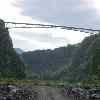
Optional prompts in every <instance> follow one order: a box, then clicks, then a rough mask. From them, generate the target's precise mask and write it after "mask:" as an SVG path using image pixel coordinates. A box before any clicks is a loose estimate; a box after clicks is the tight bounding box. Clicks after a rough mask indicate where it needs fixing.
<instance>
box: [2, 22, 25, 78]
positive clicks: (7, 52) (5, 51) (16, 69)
mask: <svg viewBox="0 0 100 100" xmlns="http://www.w3.org/2000/svg"><path fill="white" fill-rule="evenodd" d="M24 77H25V74H24V64H23V63H22V62H21V61H20V59H19V57H18V56H17V54H16V53H15V51H14V49H13V45H12V40H11V38H10V36H9V32H8V29H6V28H5V24H4V22H3V20H0V78H18V79H21V78H24Z"/></svg>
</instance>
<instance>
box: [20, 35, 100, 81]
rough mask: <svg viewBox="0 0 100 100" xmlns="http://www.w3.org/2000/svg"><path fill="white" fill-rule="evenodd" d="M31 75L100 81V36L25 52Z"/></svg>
mask: <svg viewBox="0 0 100 100" xmlns="http://www.w3.org/2000/svg"><path fill="white" fill-rule="evenodd" d="M21 57H22V59H23V61H24V62H25V63H26V65H27V71H26V73H27V77H28V78H40V79H52V80H67V81H70V82H73V81H74V82H75V81H76V82H77V81H83V80H95V79H97V80H100V73H99V72H100V68H99V67H100V35H99V34H96V35H91V36H89V37H86V38H85V39H84V40H83V41H82V43H80V44H76V45H68V46H67V47H61V48H56V49H55V50H38V51H31V52H25V53H23V54H22V56H21Z"/></svg>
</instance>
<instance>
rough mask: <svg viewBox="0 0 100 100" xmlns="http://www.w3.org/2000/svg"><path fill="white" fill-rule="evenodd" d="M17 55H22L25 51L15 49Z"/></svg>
mask: <svg viewBox="0 0 100 100" xmlns="http://www.w3.org/2000/svg"><path fill="white" fill-rule="evenodd" d="M15 51H16V53H17V54H19V55H21V54H22V53H23V52H24V51H23V50H22V49H20V48H15Z"/></svg>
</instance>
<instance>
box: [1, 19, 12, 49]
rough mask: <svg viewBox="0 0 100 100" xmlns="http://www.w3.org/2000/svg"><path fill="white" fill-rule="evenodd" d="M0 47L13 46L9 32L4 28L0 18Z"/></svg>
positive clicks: (7, 47)
mask: <svg viewBox="0 0 100 100" xmlns="http://www.w3.org/2000/svg"><path fill="white" fill-rule="evenodd" d="M1 48H5V49H9V48H13V45H12V41H11V38H10V36H9V32H8V30H7V29H6V28H5V24H4V22H3V20H0V49H1Z"/></svg>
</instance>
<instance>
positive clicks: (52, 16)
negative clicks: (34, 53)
mask: <svg viewBox="0 0 100 100" xmlns="http://www.w3.org/2000/svg"><path fill="white" fill-rule="evenodd" d="M99 6H100V1H99V0H1V3H0V18H2V19H4V20H5V21H16V22H29V23H44V24H57V25H67V26H75V27H84V28H95V29H99V27H100V7H99ZM88 35H89V34H84V33H80V32H74V31H66V30H61V29H24V30H23V29H16V30H15V29H12V30H10V36H11V37H12V40H13V45H14V47H16V48H18V47H19V48H22V49H23V50H26V51H27V50H36V49H50V48H51V49H53V48H56V47H60V46H66V45H67V44H68V43H71V44H75V43H78V42H81V41H82V40H83V38H84V37H86V36H88Z"/></svg>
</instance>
